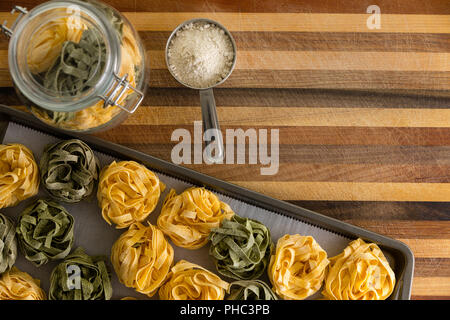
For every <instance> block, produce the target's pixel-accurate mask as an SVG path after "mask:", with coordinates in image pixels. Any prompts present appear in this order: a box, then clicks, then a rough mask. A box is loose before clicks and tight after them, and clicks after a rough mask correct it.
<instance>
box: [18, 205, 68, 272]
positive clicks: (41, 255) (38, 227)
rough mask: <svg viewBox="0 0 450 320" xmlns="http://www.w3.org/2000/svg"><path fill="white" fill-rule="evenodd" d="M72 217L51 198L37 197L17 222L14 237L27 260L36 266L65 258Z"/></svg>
mask: <svg viewBox="0 0 450 320" xmlns="http://www.w3.org/2000/svg"><path fill="white" fill-rule="evenodd" d="M73 227H74V219H73V217H72V216H71V215H70V214H69V213H68V212H67V210H66V209H65V208H64V207H62V206H60V205H59V204H58V203H56V202H54V201H47V200H41V199H40V200H37V201H36V202H34V203H32V204H31V205H30V206H28V207H27V208H25V210H24V211H23V212H22V214H21V215H20V217H19V220H18V222H17V229H16V230H17V238H18V240H19V244H20V248H21V249H22V252H23V254H24V256H25V258H26V259H27V260H28V261H31V262H32V263H33V264H34V265H36V266H37V267H40V266H42V265H44V264H46V263H47V262H49V261H50V260H58V259H63V258H65V257H66V256H67V255H68V254H69V252H70V250H71V249H72V244H73V240H74V238H73Z"/></svg>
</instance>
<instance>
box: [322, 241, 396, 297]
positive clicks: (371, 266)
mask: <svg viewBox="0 0 450 320" xmlns="http://www.w3.org/2000/svg"><path fill="white" fill-rule="evenodd" d="M394 286H395V274H394V271H392V269H391V267H390V266H389V262H388V261H387V260H386V257H385V256H384V254H383V252H382V251H381V250H380V248H379V247H378V246H377V245H376V244H374V243H365V242H364V241H363V240H362V239H357V240H354V241H352V242H350V244H349V245H348V246H347V247H346V248H345V249H344V251H343V252H342V253H341V254H339V255H337V256H335V257H333V258H330V266H329V272H328V275H327V278H326V280H325V288H324V290H323V291H322V294H323V295H324V296H325V297H326V298H328V299H330V300H384V299H386V298H388V297H389V296H390V295H391V293H392V291H393V290H394Z"/></svg>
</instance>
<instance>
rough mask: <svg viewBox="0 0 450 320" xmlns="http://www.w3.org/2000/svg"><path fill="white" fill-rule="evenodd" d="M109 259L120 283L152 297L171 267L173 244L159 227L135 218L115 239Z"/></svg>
mask: <svg viewBox="0 0 450 320" xmlns="http://www.w3.org/2000/svg"><path fill="white" fill-rule="evenodd" d="M111 262H112V264H113V266H114V270H115V271H116V274H117V276H118V278H119V280H120V282H121V283H123V284H124V285H126V286H127V287H130V288H134V289H136V291H138V292H140V293H143V294H146V295H148V296H149V297H152V296H153V295H154V294H155V293H156V291H157V290H158V288H159V287H160V286H161V284H162V283H163V282H164V280H165V279H166V277H167V274H168V273H169V271H170V267H171V266H172V263H173V248H172V246H171V245H170V244H169V243H168V242H167V240H166V239H165V237H164V234H163V233H162V231H161V230H159V229H158V228H156V227H155V226H153V225H151V224H149V225H148V226H144V225H143V224H141V223H139V222H137V223H134V224H132V225H131V226H130V228H129V229H128V230H127V231H125V232H124V233H123V234H122V235H121V236H120V238H119V239H118V240H117V241H116V242H115V243H114V245H113V247H112V249H111Z"/></svg>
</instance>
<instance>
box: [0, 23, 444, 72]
mask: <svg viewBox="0 0 450 320" xmlns="http://www.w3.org/2000/svg"><path fill="white" fill-rule="evenodd" d="M449 20H450V19H449ZM148 55H149V57H150V61H151V68H153V69H166V61H165V54H164V51H148ZM237 55H238V58H237V62H236V67H235V69H236V70H359V71H361V70H367V71H369V70H372V71H450V53H434V52H376V51H374V52H355V51H347V52H340V51H242V50H240V51H238V53H237ZM0 66H1V64H0Z"/></svg>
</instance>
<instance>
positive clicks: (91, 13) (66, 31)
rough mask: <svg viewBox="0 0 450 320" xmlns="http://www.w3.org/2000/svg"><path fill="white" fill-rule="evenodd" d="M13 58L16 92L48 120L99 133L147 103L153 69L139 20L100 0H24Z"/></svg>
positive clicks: (11, 33) (12, 30)
mask: <svg viewBox="0 0 450 320" xmlns="http://www.w3.org/2000/svg"><path fill="white" fill-rule="evenodd" d="M17 11H18V12H19V16H18V17H17V18H16V21H15V22H14V24H13V25H12V26H11V27H8V26H7V25H6V22H5V23H4V24H3V25H2V26H1V29H2V31H3V33H5V34H6V35H7V36H8V37H9V38H10V39H9V49H8V64H9V70H10V73H11V77H12V80H13V83H14V87H15V88H16V92H17V93H18V95H19V96H20V97H21V99H22V100H23V101H24V103H25V104H26V105H27V106H28V107H29V109H30V110H31V112H32V113H33V114H34V115H35V116H36V117H38V118H39V119H41V120H42V121H44V122H45V123H47V124H49V125H52V126H55V127H58V128H61V129H64V130H68V131H78V132H80V131H81V132H93V131H100V130H105V129H108V128H110V127H112V126H114V125H117V124H119V123H120V122H121V121H123V120H124V119H125V118H126V117H127V115H129V114H130V113H133V112H134V111H135V110H136V109H137V108H138V106H139V105H140V104H141V102H142V100H143V98H144V90H145V88H146V80H147V79H146V76H147V74H148V72H147V71H148V68H147V57H146V53H145V50H144V46H143V44H142V42H141V41H140V39H139V36H138V34H137V32H136V31H135V30H134V28H133V27H132V25H131V23H130V22H129V21H128V20H127V19H126V18H125V17H124V16H123V15H121V14H120V13H119V12H118V11H117V10H115V9H114V8H112V7H110V6H108V5H106V4H104V3H101V2H98V1H94V0H66V1H60V0H55V1H48V2H45V3H43V4H41V5H38V6H37V7H35V8H33V9H32V10H30V11H27V10H26V9H25V8H22V7H18V6H16V7H15V8H14V9H13V12H17Z"/></svg>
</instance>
